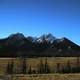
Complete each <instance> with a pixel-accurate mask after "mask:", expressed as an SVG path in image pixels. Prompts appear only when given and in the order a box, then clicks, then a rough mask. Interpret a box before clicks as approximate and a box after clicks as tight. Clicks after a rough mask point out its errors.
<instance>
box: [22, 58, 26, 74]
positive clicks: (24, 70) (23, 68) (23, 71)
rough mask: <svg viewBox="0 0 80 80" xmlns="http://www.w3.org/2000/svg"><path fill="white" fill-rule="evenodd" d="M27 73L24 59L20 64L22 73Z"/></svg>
mask: <svg viewBox="0 0 80 80" xmlns="http://www.w3.org/2000/svg"><path fill="white" fill-rule="evenodd" d="M26 71H27V65H26V59H25V58H23V62H22V73H23V74H26Z"/></svg>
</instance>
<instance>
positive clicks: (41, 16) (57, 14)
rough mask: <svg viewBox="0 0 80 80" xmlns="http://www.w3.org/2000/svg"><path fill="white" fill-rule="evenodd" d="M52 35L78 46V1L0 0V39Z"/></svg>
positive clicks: (79, 18)
mask: <svg viewBox="0 0 80 80" xmlns="http://www.w3.org/2000/svg"><path fill="white" fill-rule="evenodd" d="M17 32H20V33H23V34H24V35H25V36H27V35H30V36H40V35H42V34H46V33H52V34H53V35H54V36H56V37H58V38H60V37H67V38H69V39H70V40H72V41H73V42H75V43H76V44H79V45H80V0H0V38H4V37H7V36H9V35H10V34H12V33H17Z"/></svg>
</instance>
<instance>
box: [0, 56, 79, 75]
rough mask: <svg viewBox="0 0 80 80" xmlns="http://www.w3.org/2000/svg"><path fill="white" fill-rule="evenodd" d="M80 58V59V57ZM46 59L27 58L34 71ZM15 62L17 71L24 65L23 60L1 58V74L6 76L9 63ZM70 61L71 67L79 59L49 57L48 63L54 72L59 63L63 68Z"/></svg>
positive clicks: (27, 62)
mask: <svg viewBox="0 0 80 80" xmlns="http://www.w3.org/2000/svg"><path fill="white" fill-rule="evenodd" d="M79 58H80V57H79ZM45 59H46V58H44V57H41V58H27V59H26V64H27V65H28V66H31V68H32V70H36V69H37V67H38V66H39V64H40V60H42V61H43V63H45ZM12 61H13V62H14V64H15V68H14V69H15V70H17V69H19V68H20V66H21V64H22V59H21V58H0V74H5V72H6V67H7V65H8V63H10V62H12ZM68 61H70V64H71V65H76V62H77V57H47V63H48V64H49V66H50V68H51V69H52V70H55V69H56V66H57V63H60V64H61V66H64V65H66V64H67V62H68Z"/></svg>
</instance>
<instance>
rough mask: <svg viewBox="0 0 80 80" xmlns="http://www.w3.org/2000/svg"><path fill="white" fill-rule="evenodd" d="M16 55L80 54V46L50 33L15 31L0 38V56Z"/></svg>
mask: <svg viewBox="0 0 80 80" xmlns="http://www.w3.org/2000/svg"><path fill="white" fill-rule="evenodd" d="M18 56H22V57H25V56H26V57H31V56H37V57H39V56H58V57H65V56H66V57H67V56H72V57H73V56H80V46H79V45H77V44H75V43H74V42H72V41H71V40H69V39H68V38H66V37H63V38H60V39H59V38H56V37H54V36H53V35H52V34H51V33H49V34H44V35H42V36H40V37H32V36H27V37H25V36H24V35H23V34H22V33H16V34H12V35H10V36H8V37H7V38H4V39H0V57H18Z"/></svg>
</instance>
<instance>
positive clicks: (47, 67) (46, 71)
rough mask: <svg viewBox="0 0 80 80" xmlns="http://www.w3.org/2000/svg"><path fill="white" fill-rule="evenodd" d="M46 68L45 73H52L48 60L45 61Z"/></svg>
mask: <svg viewBox="0 0 80 80" xmlns="http://www.w3.org/2000/svg"><path fill="white" fill-rule="evenodd" d="M44 67H45V73H50V67H49V65H48V63H47V58H46V60H45V65H44Z"/></svg>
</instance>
